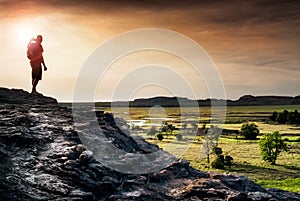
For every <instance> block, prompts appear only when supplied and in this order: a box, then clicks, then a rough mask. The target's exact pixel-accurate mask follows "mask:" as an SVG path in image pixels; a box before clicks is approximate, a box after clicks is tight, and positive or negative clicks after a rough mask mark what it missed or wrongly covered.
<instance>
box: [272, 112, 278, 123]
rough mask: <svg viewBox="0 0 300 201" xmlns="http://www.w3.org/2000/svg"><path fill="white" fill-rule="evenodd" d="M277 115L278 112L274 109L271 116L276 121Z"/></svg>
mask: <svg viewBox="0 0 300 201" xmlns="http://www.w3.org/2000/svg"><path fill="white" fill-rule="evenodd" d="M277 116H278V113H277V112H276V111H274V112H273V113H272V116H270V119H271V121H276V120H277Z"/></svg>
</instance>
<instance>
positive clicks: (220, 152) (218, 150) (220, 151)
mask: <svg viewBox="0 0 300 201" xmlns="http://www.w3.org/2000/svg"><path fill="white" fill-rule="evenodd" d="M214 152H215V154H216V155H217V156H219V155H221V154H222V153H223V151H222V148H220V147H215V148H214Z"/></svg>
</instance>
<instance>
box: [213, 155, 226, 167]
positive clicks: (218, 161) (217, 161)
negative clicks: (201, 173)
mask: <svg viewBox="0 0 300 201" xmlns="http://www.w3.org/2000/svg"><path fill="white" fill-rule="evenodd" d="M222 159H223V160H222ZM211 167H213V168H215V169H224V156H223V155H219V156H218V157H217V158H216V159H215V160H213V161H212V162H211Z"/></svg>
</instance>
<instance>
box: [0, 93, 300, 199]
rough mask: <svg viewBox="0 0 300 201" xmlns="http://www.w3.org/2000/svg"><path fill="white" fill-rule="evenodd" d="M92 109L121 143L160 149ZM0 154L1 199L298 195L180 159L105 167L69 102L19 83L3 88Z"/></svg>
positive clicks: (132, 148)
mask: <svg viewBox="0 0 300 201" xmlns="http://www.w3.org/2000/svg"><path fill="white" fill-rule="evenodd" d="M95 114H96V116H97V120H98V123H99V127H101V129H102V130H103V132H104V134H105V136H106V137H107V138H108V139H110V140H111V142H112V143H113V144H114V145H115V146H116V147H118V148H119V149H121V150H123V151H126V152H128V153H151V152H156V151H159V150H160V149H159V148H158V147H157V146H156V145H152V144H149V143H147V142H145V140H144V139H142V138H133V137H131V136H130V135H129V132H125V131H124V130H123V129H120V128H119V127H118V125H120V123H118V124H116V123H115V119H114V118H113V116H112V114H109V113H102V112H95ZM164 156H165V157H173V156H171V155H170V154H168V153H165V155H164ZM0 159H1V163H0V200H4V201H21V200H22V201H23V200H29V201H31V200H32V201H33V200H57V201H58V200H59V201H61V200H62V201H80V200H87V201H88V200H101V201H102V200H227V201H234V200H246V201H247V200H249V201H252V200H261V201H264V200H266V201H275V200H278V201H279V200H300V195H299V194H296V193H291V192H286V191H282V190H278V189H264V188H261V187H260V186H258V185H257V184H255V183H254V182H252V181H250V180H248V179H247V178H246V177H243V176H237V175H230V174H229V175H225V174H223V175H220V174H214V173H204V172H201V171H198V170H195V169H193V168H192V167H190V166H189V163H188V162H187V161H184V160H176V161H175V162H173V163H172V164H171V165H170V166H169V167H167V168H164V169H162V170H159V171H157V172H154V173H149V174H126V173H121V172H118V171H116V170H113V169H110V168H109V167H106V166H105V165H104V164H102V163H101V162H99V161H97V160H96V159H95V158H94V156H93V155H91V154H90V152H89V150H87V149H86V147H85V146H84V145H82V144H81V141H80V139H79V137H78V133H77V132H76V130H75V129H74V123H73V118H72V111H71V110H70V109H68V108H66V107H62V106H60V105H59V104H58V103H57V101H56V100H55V99H53V98H50V97H45V96H43V95H30V94H29V93H27V92H25V91H23V90H19V89H6V88H0ZM124 163H126V161H124Z"/></svg>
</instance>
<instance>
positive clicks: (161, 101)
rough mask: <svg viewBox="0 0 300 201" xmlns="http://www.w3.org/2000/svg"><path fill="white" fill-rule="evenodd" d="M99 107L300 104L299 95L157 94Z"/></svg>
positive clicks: (101, 103) (104, 103) (101, 104)
mask: <svg viewBox="0 0 300 201" xmlns="http://www.w3.org/2000/svg"><path fill="white" fill-rule="evenodd" d="M96 104H97V106H100V107H110V106H115V107H128V106H129V107H153V106H155V105H159V106H161V107H179V106H180V107H182V106H184V107H192V106H197V104H198V105H199V106H200V107H201V106H210V105H224V104H227V105H228V106H257V105H300V95H299V96H295V97H291V96H252V95H245V96H242V97H240V98H239V99H237V100H222V99H199V100H191V99H188V98H183V97H164V96H158V97H153V98H142V99H135V100H133V101H129V102H128V101H116V102H112V103H111V102H97V103H96Z"/></svg>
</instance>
